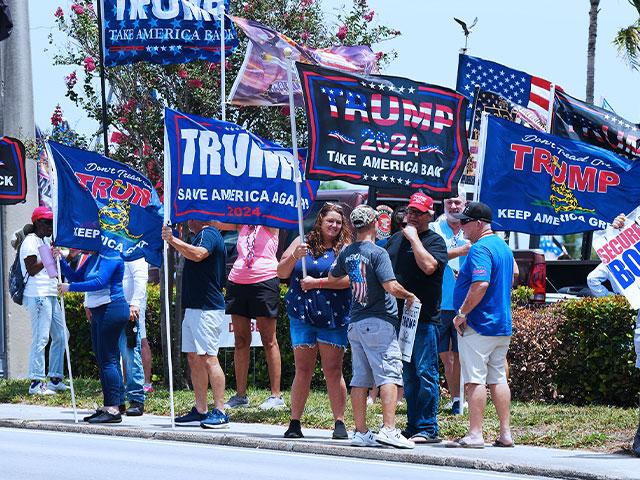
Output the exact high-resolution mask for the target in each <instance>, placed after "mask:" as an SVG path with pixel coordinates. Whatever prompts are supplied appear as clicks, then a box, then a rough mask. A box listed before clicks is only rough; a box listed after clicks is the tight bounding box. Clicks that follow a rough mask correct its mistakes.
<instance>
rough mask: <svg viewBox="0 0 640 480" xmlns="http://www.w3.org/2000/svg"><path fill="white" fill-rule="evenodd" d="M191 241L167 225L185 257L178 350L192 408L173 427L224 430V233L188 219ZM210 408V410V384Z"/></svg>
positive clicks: (226, 419) (171, 241)
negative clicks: (211, 402)
mask: <svg viewBox="0 0 640 480" xmlns="http://www.w3.org/2000/svg"><path fill="white" fill-rule="evenodd" d="M187 225H188V227H189V230H190V231H191V233H193V235H194V237H193V239H192V240H191V244H189V243H186V242H183V241H182V240H180V239H178V238H175V237H174V236H173V232H172V230H171V228H170V227H168V226H165V227H163V229H162V238H163V239H164V240H166V241H167V242H168V243H169V245H171V246H172V247H173V248H175V249H176V250H177V251H178V252H179V253H180V254H181V255H183V256H184V257H185V263H184V270H183V276H182V306H183V308H184V309H185V312H184V318H183V320H182V351H183V352H185V353H186V354H187V359H188V361H189V368H190V369H191V382H192V383H193V393H194V395H195V400H196V405H195V406H194V407H193V408H192V409H191V411H190V412H188V413H187V414H185V415H183V416H181V417H178V418H176V420H175V422H176V425H193V424H200V426H201V427H202V428H226V427H228V426H229V417H228V416H227V415H226V414H225V413H224V388H225V378H224V372H223V371H222V367H221V366H220V362H218V346H219V344H220V333H221V329H222V325H223V324H224V321H225V313H224V296H223V295H222V287H223V286H224V281H225V278H226V267H225V257H226V250H225V246H224V241H223V239H222V235H220V232H219V231H218V229H216V228H215V227H212V226H210V225H209V224H208V223H206V222H202V221H200V220H189V221H188V222H187ZM209 383H210V384H211V389H212V390H213V398H214V408H213V409H212V410H211V411H210V412H208V402H207V395H208V385H209Z"/></svg>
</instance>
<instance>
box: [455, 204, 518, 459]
mask: <svg viewBox="0 0 640 480" xmlns="http://www.w3.org/2000/svg"><path fill="white" fill-rule="evenodd" d="M455 216H456V218H459V219H460V223H461V224H462V230H463V231H464V236H465V238H467V239H468V240H469V241H470V242H471V243H472V246H471V248H470V249H469V253H468V255H467V259H466V261H465V262H464V264H463V265H462V267H461V268H460V272H459V274H458V279H457V281H456V285H455V288H454V291H453V305H454V308H456V309H457V313H456V317H455V318H454V319H453V324H454V326H455V328H456V330H457V331H458V349H459V352H460V364H461V369H462V376H463V380H464V385H465V387H466V390H465V391H466V394H467V401H468V402H469V424H470V426H469V432H468V434H467V435H466V436H465V437H463V438H461V439H459V440H457V441H455V442H452V443H451V444H449V445H448V446H453V447H465V448H484V438H483V436H482V422H483V415H484V410H485V407H486V404H487V391H486V387H485V385H489V389H490V390H491V398H492V400H493V403H494V404H495V406H496V412H497V413H498V419H499V421H500V434H499V436H498V438H497V439H496V441H495V442H494V446H497V447H511V446H513V439H512V437H511V428H510V426H509V409H510V405H511V391H510V390H509V385H508V384H507V375H506V371H505V364H506V356H507V350H508V349H509V343H510V341H511V284H512V282H513V272H514V259H513V254H512V253H511V250H510V249H509V247H508V246H507V244H506V243H505V242H504V241H503V240H502V239H501V238H499V237H498V236H496V235H495V234H494V233H493V231H492V230H491V221H492V215H491V208H489V206H488V205H485V204H484V203H480V202H470V203H469V204H467V206H466V207H465V209H464V211H463V212H462V213H458V214H455Z"/></svg>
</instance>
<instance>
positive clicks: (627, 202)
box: [480, 114, 640, 235]
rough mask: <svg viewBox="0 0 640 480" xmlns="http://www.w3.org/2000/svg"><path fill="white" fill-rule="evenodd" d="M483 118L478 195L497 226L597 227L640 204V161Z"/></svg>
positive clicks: (535, 229) (536, 229)
mask: <svg viewBox="0 0 640 480" xmlns="http://www.w3.org/2000/svg"><path fill="white" fill-rule="evenodd" d="M485 121H486V127H485V126H484V125H483V126H482V127H481V132H482V138H481V140H482V144H481V146H480V150H481V154H482V159H483V160H484V162H483V164H482V166H481V172H482V184H481V190H480V200H481V201H483V202H485V203H486V204H488V205H489V206H490V207H491V209H492V210H493V219H494V224H495V225H494V228H496V229H498V230H510V231H513V232H523V233H529V234H534V235H560V234H567V233H578V232H586V231H590V230H600V229H602V228H606V226H607V223H608V222H610V221H612V220H613V219H614V218H615V217H616V215H617V214H618V213H619V212H625V211H630V210H632V209H633V208H635V207H636V206H637V205H638V204H640V162H628V161H626V160H625V159H623V158H621V157H618V156H617V155H615V154H613V153H611V152H610V151H608V150H604V149H601V148H598V147H595V146H593V145H589V144H587V143H582V142H576V141H573V140H569V139H566V138H560V137H556V136H554V135H550V134H547V133H542V132H538V131H535V130H531V129H529V128H525V127H523V126H521V125H517V124H515V123H512V122H509V121H507V120H504V119H501V118H496V117H493V116H491V115H486V114H485V116H484V117H483V123H484V122H485ZM483 145H484V149H483Z"/></svg>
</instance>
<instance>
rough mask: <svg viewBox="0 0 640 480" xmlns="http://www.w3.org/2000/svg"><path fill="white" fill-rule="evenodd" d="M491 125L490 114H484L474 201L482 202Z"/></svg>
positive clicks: (481, 125)
mask: <svg viewBox="0 0 640 480" xmlns="http://www.w3.org/2000/svg"><path fill="white" fill-rule="evenodd" d="M488 123H489V114H488V113H487V112H482V117H481V120H480V138H479V139H478V153H477V155H476V179H475V185H474V187H475V189H474V192H473V201H474V202H479V201H480V189H481V188H482V173H483V171H484V154H485V150H486V143H487V124H488Z"/></svg>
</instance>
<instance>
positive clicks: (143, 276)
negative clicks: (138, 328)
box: [128, 259, 149, 321]
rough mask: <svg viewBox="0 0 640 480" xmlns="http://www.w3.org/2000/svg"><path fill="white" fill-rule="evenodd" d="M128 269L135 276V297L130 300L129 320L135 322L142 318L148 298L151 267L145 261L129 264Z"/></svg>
mask: <svg viewBox="0 0 640 480" xmlns="http://www.w3.org/2000/svg"><path fill="white" fill-rule="evenodd" d="M128 267H129V269H130V270H131V273H132V276H133V295H132V297H131V299H130V300H129V320H131V321H134V320H138V319H139V318H140V308H141V307H142V305H143V304H144V303H145V298H146V296H147V282H148V280H149V267H148V265H147V262H145V261H144V260H143V259H140V260H136V261H133V262H128Z"/></svg>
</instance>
